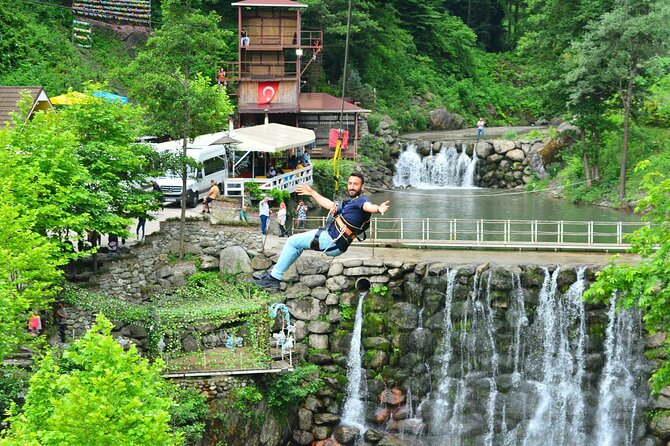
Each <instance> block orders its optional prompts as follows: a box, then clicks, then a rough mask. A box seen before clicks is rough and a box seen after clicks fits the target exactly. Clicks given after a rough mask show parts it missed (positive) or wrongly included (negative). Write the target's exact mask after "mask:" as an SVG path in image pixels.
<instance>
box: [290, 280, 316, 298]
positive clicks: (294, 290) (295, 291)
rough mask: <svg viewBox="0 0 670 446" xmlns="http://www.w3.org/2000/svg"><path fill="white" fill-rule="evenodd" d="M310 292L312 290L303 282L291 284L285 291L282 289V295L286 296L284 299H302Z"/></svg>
mask: <svg viewBox="0 0 670 446" xmlns="http://www.w3.org/2000/svg"><path fill="white" fill-rule="evenodd" d="M311 293H312V290H310V289H309V287H308V286H307V285H305V284H304V283H296V284H295V285H291V286H290V287H288V288H287V289H286V291H284V296H286V300H291V299H304V298H306V297H307V296H309V295H310V294H311Z"/></svg>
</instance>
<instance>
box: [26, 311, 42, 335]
mask: <svg viewBox="0 0 670 446" xmlns="http://www.w3.org/2000/svg"><path fill="white" fill-rule="evenodd" d="M28 328H29V329H30V334H31V335H33V336H37V335H39V334H40V330H42V320H41V319H40V313H39V311H37V310H33V314H31V315H30V320H29V321H28Z"/></svg>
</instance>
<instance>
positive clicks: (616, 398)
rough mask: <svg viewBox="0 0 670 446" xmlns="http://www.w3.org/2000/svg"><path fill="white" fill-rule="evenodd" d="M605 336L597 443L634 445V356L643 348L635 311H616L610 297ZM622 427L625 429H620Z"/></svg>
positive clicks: (635, 379) (603, 444)
mask: <svg viewBox="0 0 670 446" xmlns="http://www.w3.org/2000/svg"><path fill="white" fill-rule="evenodd" d="M608 314H609V323H608V325H607V331H606V338H605V368H604V370H603V375H602V379H601V383H600V400H599V404H598V411H597V425H596V438H597V440H596V443H597V444H598V445H600V446H613V445H624V446H628V445H633V444H635V423H634V421H635V419H636V417H637V399H636V397H635V395H636V390H637V387H638V386H639V384H640V383H639V382H638V381H639V379H640V378H637V377H636V375H637V374H636V373H635V365H636V355H635V353H637V354H639V353H640V351H641V348H642V345H641V342H640V339H642V337H641V333H640V331H641V328H640V327H641V323H640V314H639V312H638V311H633V310H626V311H621V312H617V311H616V299H615V298H614V297H613V298H612V299H611V301H610V307H609V313H608ZM621 427H623V428H624V429H621Z"/></svg>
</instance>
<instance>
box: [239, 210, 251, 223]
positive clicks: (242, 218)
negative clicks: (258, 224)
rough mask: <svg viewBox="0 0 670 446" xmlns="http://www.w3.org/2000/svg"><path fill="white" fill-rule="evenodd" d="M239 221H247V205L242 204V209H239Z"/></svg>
mask: <svg viewBox="0 0 670 446" xmlns="http://www.w3.org/2000/svg"><path fill="white" fill-rule="evenodd" d="M240 221H243V222H245V223H249V217H247V207H246V206H242V209H240Z"/></svg>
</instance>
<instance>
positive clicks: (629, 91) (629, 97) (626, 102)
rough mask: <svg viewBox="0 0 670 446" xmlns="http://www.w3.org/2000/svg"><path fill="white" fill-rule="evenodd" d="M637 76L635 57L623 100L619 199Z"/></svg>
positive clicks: (623, 194) (622, 193)
mask: <svg viewBox="0 0 670 446" xmlns="http://www.w3.org/2000/svg"><path fill="white" fill-rule="evenodd" d="M635 76H637V59H636V58H635V57H634V58H633V60H632V61H631V66H630V71H629V77H628V85H627V86H626V93H625V95H624V96H623V97H622V98H621V99H622V100H623V148H622V150H621V167H620V168H619V201H623V200H624V199H625V198H626V164H627V163H628V139H629V136H630V135H629V131H630V109H631V106H632V103H633V87H634V85H635Z"/></svg>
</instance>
